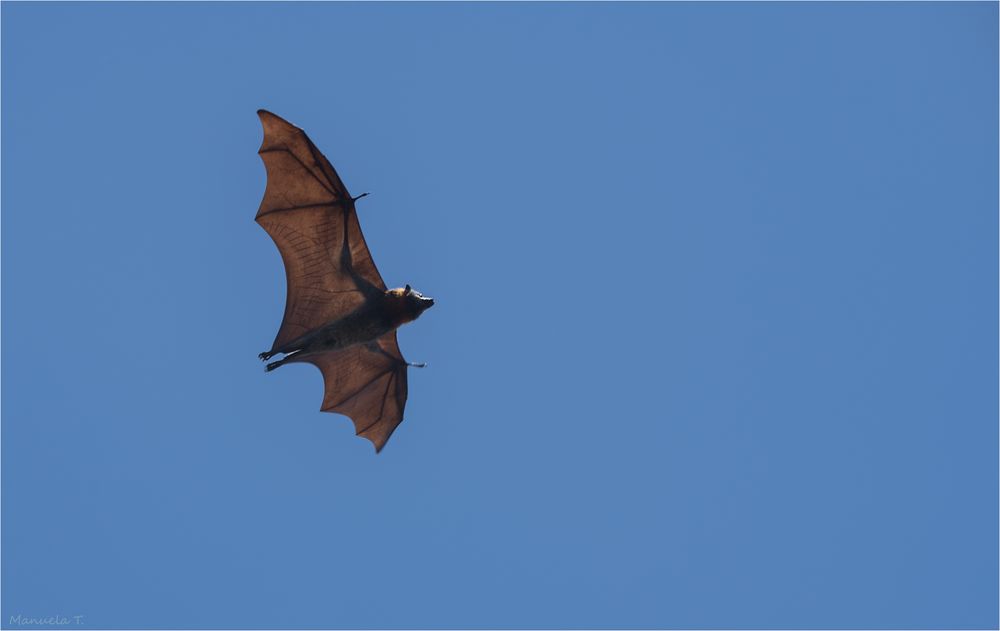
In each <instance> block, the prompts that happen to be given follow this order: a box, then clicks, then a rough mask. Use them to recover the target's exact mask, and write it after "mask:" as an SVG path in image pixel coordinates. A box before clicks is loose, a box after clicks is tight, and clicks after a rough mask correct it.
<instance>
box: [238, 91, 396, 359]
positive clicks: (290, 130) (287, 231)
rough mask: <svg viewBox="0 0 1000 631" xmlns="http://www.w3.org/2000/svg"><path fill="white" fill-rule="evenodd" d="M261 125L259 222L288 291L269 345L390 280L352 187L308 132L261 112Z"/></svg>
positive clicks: (346, 308) (338, 312)
mask: <svg viewBox="0 0 1000 631" xmlns="http://www.w3.org/2000/svg"><path fill="white" fill-rule="evenodd" d="M257 114H258V116H260V120H261V123H262V124H263V126H264V142H263V144H262V145H261V147H260V152H259V153H260V156H261V158H262V159H263V160H264V166H265V167H266V168H267V188H266V189H265V190H264V199H263V200H262V201H261V203H260V209H259V210H258V211H257V223H259V224H260V225H261V227H262V228H264V230H266V231H267V233H268V234H269V235H271V238H272V239H273V240H274V243H275V244H276V245H277V246H278V250H279V251H280V252H281V258H282V260H283V261H284V263H285V275H286V279H287V284H288V296H287V299H286V302H285V315H284V318H283V319H282V322H281V328H280V329H279V330H278V335H277V337H276V338H275V340H274V345H273V346H272V347H271V350H276V349H280V348H281V347H282V346H284V345H285V344H287V343H288V342H290V341H292V340H294V339H295V338H297V337H299V336H301V335H303V334H305V333H307V332H309V331H311V330H313V329H315V328H317V327H319V326H322V325H324V324H326V323H327V322H329V321H330V320H333V319H335V318H337V317H341V316H343V315H344V314H346V313H349V312H351V311H353V310H354V309H355V308H356V307H357V306H358V305H360V304H361V303H362V302H363V300H364V293H365V292H368V291H373V290H378V291H384V290H385V283H384V282H383V281H382V277H381V276H380V275H379V273H378V269H376V267H375V263H374V261H372V257H371V253H370V252H369V251H368V246H367V245H366V244H365V238H364V235H362V234H361V226H360V224H359V223H358V215H357V213H356V212H355V211H354V203H353V202H352V201H351V196H350V194H349V193H348V192H347V188H346V187H345V186H344V183H343V182H342V181H341V180H340V176H338V175H337V172H336V171H335V170H334V168H333V166H331V165H330V162H329V161H328V160H327V159H326V157H324V156H323V154H322V153H320V152H319V149H317V148H316V145H314V144H313V143H312V141H310V140H309V137H308V136H306V133H305V132H304V131H302V130H301V129H299V128H298V127H296V126H294V125H292V124H291V123H289V122H288V121H286V120H284V119H283V118H281V117H279V116H275V115H274V114H272V113H270V112H267V111H265V110H260V111H258V112H257Z"/></svg>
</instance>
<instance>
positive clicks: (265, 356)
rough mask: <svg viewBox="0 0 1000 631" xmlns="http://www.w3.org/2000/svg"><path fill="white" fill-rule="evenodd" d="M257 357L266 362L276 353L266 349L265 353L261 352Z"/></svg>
mask: <svg viewBox="0 0 1000 631" xmlns="http://www.w3.org/2000/svg"><path fill="white" fill-rule="evenodd" d="M257 357H258V358H260V361H262V362H266V361H267V360H269V359H271V358H272V357H274V353H271V352H268V351H264V352H263V353H261V354H260V355H258V356H257Z"/></svg>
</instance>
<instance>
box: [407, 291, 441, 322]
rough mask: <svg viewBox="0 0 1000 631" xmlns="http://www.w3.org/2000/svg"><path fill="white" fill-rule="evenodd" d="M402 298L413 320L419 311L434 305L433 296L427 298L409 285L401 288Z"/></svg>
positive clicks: (418, 314)
mask: <svg viewBox="0 0 1000 631" xmlns="http://www.w3.org/2000/svg"><path fill="white" fill-rule="evenodd" d="M403 299H404V300H405V301H406V307H407V309H408V310H409V311H410V314H411V315H412V316H413V319H414V320H416V319H417V318H419V317H420V314H421V313H423V312H424V311H427V310H428V309H430V308H431V307H433V306H434V299H433V298H428V297H427V296H425V295H423V294H422V293H420V292H419V291H415V290H414V289H413V288H412V287H410V286H409V285H407V286H406V287H404V288H403Z"/></svg>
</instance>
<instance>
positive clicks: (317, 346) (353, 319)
mask: <svg viewBox="0 0 1000 631" xmlns="http://www.w3.org/2000/svg"><path fill="white" fill-rule="evenodd" d="M432 306H434V300H433V299H432V298H427V297H426V296H422V295H420V293H419V292H416V291H413V290H412V289H410V286H409V285H407V286H406V288H405V289H389V290H386V291H385V292H383V293H382V294H377V295H373V296H371V297H370V298H368V299H367V300H366V301H365V302H364V303H362V304H361V306H360V307H358V308H357V309H355V310H354V311H352V312H351V313H349V314H347V315H346V316H344V317H343V318H339V319H337V320H334V321H333V322H330V323H329V324H326V325H324V326H322V327H320V328H318V329H315V330H313V331H310V332H309V333H306V334H305V335H303V336H301V337H298V338H296V339H294V340H292V341H291V342H289V343H288V344H286V345H285V346H283V347H281V348H279V349H276V350H273V351H267V352H264V353H261V354H260V357H261V359H265V360H266V359H270V358H271V357H273V356H274V355H277V354H279V353H285V354H287V355H288V357H285V358H284V359H281V360H279V361H276V362H271V363H270V364H268V365H267V370H269V371H270V370H274V369H275V368H277V367H279V366H281V365H283V364H284V363H285V362H289V361H302V360H304V359H305V358H306V356H308V355H312V354H315V353H325V352H327V351H336V350H341V349H344V348H348V347H350V346H354V345H356V344H363V345H367V344H370V343H372V342H374V341H375V340H377V339H378V338H380V337H382V336H383V335H385V334H386V333H390V332H392V331H395V330H396V329H398V328H399V327H400V326H402V325H404V324H406V323H407V322H412V321H413V320H416V319H417V318H418V317H419V316H420V314H421V313H423V312H424V311H425V310H426V309H429V308H430V307H432Z"/></svg>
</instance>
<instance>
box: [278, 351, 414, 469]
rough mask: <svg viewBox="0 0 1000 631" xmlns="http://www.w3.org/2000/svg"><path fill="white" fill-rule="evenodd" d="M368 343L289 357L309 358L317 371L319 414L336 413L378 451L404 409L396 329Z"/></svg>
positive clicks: (402, 368) (402, 371) (402, 369)
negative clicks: (319, 375)
mask: <svg viewBox="0 0 1000 631" xmlns="http://www.w3.org/2000/svg"><path fill="white" fill-rule="evenodd" d="M376 344H377V345H378V346H377V347H374V346H351V347H349V348H345V349H343V350H339V351H330V352H327V353H321V354H318V355H310V356H306V357H303V358H302V359H296V356H295V355H292V356H291V357H290V358H289V361H302V362H309V363H311V364H313V365H315V366H317V367H318V368H319V369H320V371H321V372H322V373H323V382H324V385H325V387H326V393H325V395H324V396H323V406H322V407H321V408H320V409H322V410H323V411H324V412H337V413H338V414H343V415H344V416H347V417H349V418H350V419H351V420H352V421H353V422H354V429H355V431H356V433H357V435H358V436H364V437H365V438H367V439H368V440H370V441H372V443H374V444H375V452H376V453H378V452H379V451H381V450H382V447H383V446H385V443H386V441H387V440H389V436H391V435H392V432H393V431H394V430H395V429H396V427H397V426H398V425H399V424H400V423H402V422H403V408H405V407H406V362H405V361H404V360H403V355H402V353H400V352H399V345H398V344H397V343H396V332H395V331H393V332H391V333H386V334H385V335H383V336H382V337H380V338H379V339H378V340H377V342H376Z"/></svg>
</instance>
